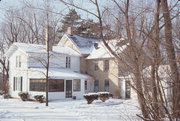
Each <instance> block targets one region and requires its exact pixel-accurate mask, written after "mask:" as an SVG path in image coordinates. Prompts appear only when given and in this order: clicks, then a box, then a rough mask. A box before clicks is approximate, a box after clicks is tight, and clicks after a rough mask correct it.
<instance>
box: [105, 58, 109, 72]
mask: <svg viewBox="0 0 180 121" xmlns="http://www.w3.org/2000/svg"><path fill="white" fill-rule="evenodd" d="M104 71H109V60H104Z"/></svg>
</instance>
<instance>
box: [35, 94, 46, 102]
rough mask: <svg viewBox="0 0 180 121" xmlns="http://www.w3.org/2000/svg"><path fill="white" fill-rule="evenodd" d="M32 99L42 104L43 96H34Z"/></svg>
mask: <svg viewBox="0 0 180 121" xmlns="http://www.w3.org/2000/svg"><path fill="white" fill-rule="evenodd" d="M34 98H35V99H36V101H38V102H40V103H43V102H44V96H43V95H35V96H34Z"/></svg>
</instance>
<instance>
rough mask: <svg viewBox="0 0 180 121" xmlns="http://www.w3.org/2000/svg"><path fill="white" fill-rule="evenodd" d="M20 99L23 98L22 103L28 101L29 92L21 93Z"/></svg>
mask: <svg viewBox="0 0 180 121" xmlns="http://www.w3.org/2000/svg"><path fill="white" fill-rule="evenodd" d="M18 95H19V97H20V98H21V100H22V101H27V100H28V96H29V94H28V93H27V92H20V93H18Z"/></svg>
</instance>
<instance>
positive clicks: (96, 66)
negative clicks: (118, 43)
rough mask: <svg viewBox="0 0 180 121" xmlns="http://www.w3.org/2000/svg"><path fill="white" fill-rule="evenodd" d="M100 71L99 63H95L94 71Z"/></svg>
mask: <svg viewBox="0 0 180 121" xmlns="http://www.w3.org/2000/svg"><path fill="white" fill-rule="evenodd" d="M98 69H99V66H98V61H95V63H94V70H95V71H97V70H98Z"/></svg>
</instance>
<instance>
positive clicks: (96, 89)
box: [94, 80, 99, 92]
mask: <svg viewBox="0 0 180 121" xmlns="http://www.w3.org/2000/svg"><path fill="white" fill-rule="evenodd" d="M98 91H99V80H95V81H94V92H98Z"/></svg>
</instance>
